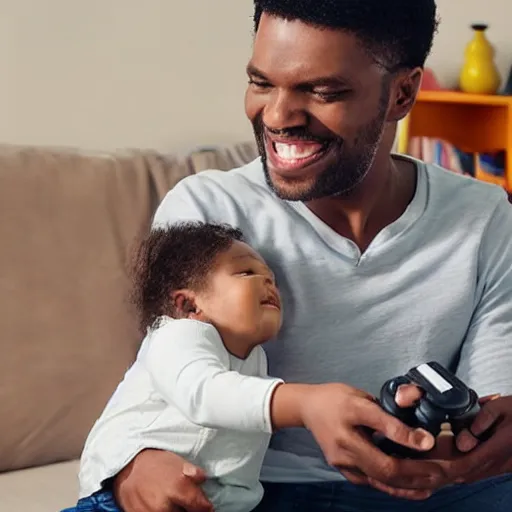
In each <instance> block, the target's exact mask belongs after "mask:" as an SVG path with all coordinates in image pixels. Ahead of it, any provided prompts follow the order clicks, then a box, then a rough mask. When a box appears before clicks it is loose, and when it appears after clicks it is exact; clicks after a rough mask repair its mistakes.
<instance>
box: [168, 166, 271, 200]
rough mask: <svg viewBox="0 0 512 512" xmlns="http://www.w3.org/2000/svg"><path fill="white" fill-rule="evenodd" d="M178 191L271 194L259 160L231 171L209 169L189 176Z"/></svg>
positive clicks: (181, 182) (179, 186)
mask: <svg viewBox="0 0 512 512" xmlns="http://www.w3.org/2000/svg"><path fill="white" fill-rule="evenodd" d="M175 189H176V190H177V191H180V192H181V191H185V190H186V191H189V192H191V193H192V194H194V195H195V192H196V191H201V193H204V192H205V191H212V192H216V193H226V194H232V193H234V192H236V193H238V194H240V193H243V194H251V193H253V192H257V191H260V192H261V191H264V192H269V188H268V186H267V184H266V181H265V174H264V172H263V166H262V164H261V160H260V159H259V158H257V159H256V160H253V161H252V162H249V163H247V164H245V165H243V166H241V167H237V168H234V169H231V170H229V171H221V170H218V169H207V170H204V171H201V172H199V173H197V174H194V175H191V176H187V177H186V178H184V179H182V180H181V181H180V182H179V183H178V184H177V185H176V187H175Z"/></svg>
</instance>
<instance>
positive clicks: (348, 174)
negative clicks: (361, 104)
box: [253, 101, 386, 202]
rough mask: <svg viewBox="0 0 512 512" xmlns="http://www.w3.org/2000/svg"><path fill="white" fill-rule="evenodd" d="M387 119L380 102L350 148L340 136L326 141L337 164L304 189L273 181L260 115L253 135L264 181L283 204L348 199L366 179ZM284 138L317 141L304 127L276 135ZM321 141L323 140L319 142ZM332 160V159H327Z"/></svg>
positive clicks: (332, 164) (295, 184) (383, 103)
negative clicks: (372, 117) (335, 198)
mask: <svg viewBox="0 0 512 512" xmlns="http://www.w3.org/2000/svg"><path fill="white" fill-rule="evenodd" d="M385 117H386V107H385V102H383V101H382V102H381V104H380V108H379V112H378V114H377V116H376V117H375V118H374V119H373V121H371V122H370V123H368V124H367V125H366V126H364V127H363V128H362V129H361V130H360V131H359V133H358V134H357V136H356V137H355V139H354V144H353V146H352V147H351V148H349V147H347V146H346V145H345V143H344V140H343V139H342V138H341V137H336V138H333V139H329V140H328V141H325V140H324V141H323V142H329V144H330V145H331V147H330V148H329V149H328V151H330V152H332V153H333V154H334V155H335V159H336V162H335V163H331V164H330V165H329V166H327V167H326V168H325V169H324V170H323V171H322V173H321V174H319V175H318V176H317V178H316V180H315V182H314V183H312V184H309V185H308V186H305V185H304V184H303V183H293V181H292V180H290V182H289V184H286V185H284V186H283V185H280V184H277V183H275V182H274V181H272V176H271V173H270V171H269V169H268V162H267V152H266V148H265V133H264V132H265V127H264V124H263V120H262V118H261V115H260V116H258V118H257V119H256V120H255V121H254V123H253V130H254V135H255V138H256V144H257V147H258V152H259V154H260V156H261V163H262V165H263V170H264V172H265V179H266V181H267V183H268V185H269V187H270V188H271V189H272V191H273V192H274V193H275V194H276V195H277V196H278V197H279V198H281V199H284V200H286V201H303V202H307V201H312V200H313V199H321V198H324V197H332V196H341V197H348V196H350V195H351V193H352V192H353V191H354V190H355V189H356V188H357V187H358V185H359V184H360V183H362V181H363V180H364V179H365V177H366V175H367V174H368V172H369V170H370V168H371V166H372V164H373V160H374V158H375V154H376V153H377V150H378V147H379V144H380V141H381V139H382V135H383V133H384V123H385ZM267 130H268V131H269V132H271V133H274V134H276V135H277V134H278V135H281V136H284V137H287V136H288V137H290V138H293V139H294V140H296V139H297V138H298V139H303V140H313V141H314V140H317V141H318V138H317V137H315V136H313V135H311V134H309V133H308V131H307V128H290V129H287V130H280V131H279V132H276V131H274V130H269V129H267ZM319 142H322V141H319ZM330 158H332V156H331V157H330Z"/></svg>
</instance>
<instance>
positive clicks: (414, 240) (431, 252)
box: [113, 0, 512, 512]
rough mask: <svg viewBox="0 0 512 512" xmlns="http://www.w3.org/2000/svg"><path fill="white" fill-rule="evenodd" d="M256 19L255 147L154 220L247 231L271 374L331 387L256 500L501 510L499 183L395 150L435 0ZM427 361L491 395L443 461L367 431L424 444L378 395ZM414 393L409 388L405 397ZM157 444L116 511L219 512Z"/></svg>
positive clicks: (376, 0)
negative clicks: (247, 159) (260, 261)
mask: <svg viewBox="0 0 512 512" xmlns="http://www.w3.org/2000/svg"><path fill="white" fill-rule="evenodd" d="M255 24H256V35H255V41H254V50H253V55H252V59H251V61H250V63H249V65H248V68H247V72H248V77H249V85H248V89H247V95H246V112H247V115H248V117H249V119H250V120H251V122H252V123H253V125H254V131H255V135H256V140H257V142H258V147H259V152H260V154H261V159H259V160H257V161H255V162H252V163H251V164H249V165H247V166H245V167H242V168H241V169H237V170H233V171H231V172H228V173H221V172H218V171H210V172H206V173H202V174H200V175H197V176H193V177H190V178H187V179H185V180H183V181H182V182H180V183H179V184H178V186H176V187H175V188H174V189H173V190H172V191H171V192H170V193H169V194H168V196H167V198H166V199H165V200H164V201H163V203H162V205H161V206H160V208H159V210H158V212H157V214H156V219H155V224H166V223H172V222H176V221H178V220H182V219H202V220H207V221H216V222H228V223H231V224H234V225H236V226H238V227H240V228H242V230H243V231H244V233H245V234H246V236H247V237H248V240H249V242H250V243H251V244H252V245H253V246H254V247H255V248H256V249H257V250H259V251H260V252H261V253H262V254H263V256H264V257H265V258H266V260H267V261H268V262H269V263H270V265H271V266H272V267H273V269H274V271H275V273H276V275H277V279H278V282H279V285H280V288H281V291H282V294H283V297H284V305H285V308H284V309H285V311H284V313H285V318H286V320H285V324H284V327H283V330H282V332H281V334H280V336H279V339H278V340H276V341H275V342H274V343H269V344H268V346H267V347H266V348H267V353H268V357H269V363H270V373H271V374H272V375H275V376H278V377H282V378H284V379H285V381H290V382H294V381H295V382H306V383H309V382H317V383H318V382H325V383H328V382H340V383H343V385H338V387H335V388H329V387H328V386H327V387H326V391H325V393H323V394H320V393H319V395H318V397H317V400H316V401H315V400H313V401H311V400H308V401H305V403H306V402H307V405H304V407H305V408H306V407H307V411H305V417H307V418H308V419H307V421H304V425H303V426H304V427H306V428H303V429H302V428H294V429H284V430H281V431H279V432H276V433H275V434H274V437H273V440H272V443H271V446H270V449H269V451H268V454H267V458H266V461H265V464H264V467H263V470H262V474H261V479H262V481H263V482H264V486H265V497H264V499H263V502H262V503H261V504H260V506H259V507H258V509H257V510H258V511H261V512H273V511H280V512H287V511H291V510H294V511H312V510H315V511H320V510H333V511H348V510H365V511H373V510H393V511H395V512H396V511H399V510H407V511H414V510H420V509H421V510H450V511H455V512H457V511H459V510H460V511H462V510H464V511H472V510H479V511H480V510H486V511H505V510H510V504H511V503H512V475H511V472H512V449H511V443H510V441H509V439H508V438H509V436H510V435H511V433H512V397H511V396H507V395H510V394H511V393H512V371H511V370H512V308H511V305H510V300H511V299H512V294H511V292H512V212H511V209H510V207H509V204H508V202H507V198H506V195H505V193H504V192H503V191H502V190H501V189H499V188H497V187H494V186H490V185H487V184H483V183H480V182H477V181H475V180H471V179H468V178H463V177H460V176H456V175H455V174H453V173H449V172H446V171H443V170H441V169H439V168H437V167H435V166H431V165H425V164H423V163H422V162H418V161H415V160H412V159H410V158H405V157H398V156H391V155H390V153H391V148H392V144H393V139H394V135H395V130H396V123H397V122H398V121H399V120H400V119H402V118H403V117H404V116H405V115H407V113H408V112H409V111H410V110H411V107H412V106H413V103H414V100H415V97H416V94H417V92H418V89H419V86H420V82H421V77H422V69H423V66H424V62H425V59H426V57H427V55H428V53H429V51H430V48H431V44H432V37H433V34H434V32H435V29H436V7H435V2H434V0H415V1H414V2H411V1H410V0H387V1H385V2H384V1H382V0H357V1H356V0H294V1H289V0H255ZM468 129H471V127H470V126H469V127H468ZM428 360H437V361H439V362H440V363H442V364H445V365H447V366H449V367H451V368H453V369H454V370H456V371H457V373H458V375H459V376H460V377H461V378H462V379H463V380H464V381H466V382H467V383H468V384H469V385H470V386H472V387H474V388H475V389H476V391H477V392H478V393H479V395H480V396H484V395H490V394H496V393H500V394H501V396H500V397H498V398H497V399H494V400H489V399H486V400H483V407H482V412H481V414H480V415H479V416H478V418H477V419H476V420H475V422H474V423H473V425H472V426H471V428H470V430H465V431H463V432H462V433H461V434H460V435H459V436H458V438H457V440H456V444H457V449H453V450H452V452H451V453H449V454H447V453H443V454H440V453H438V452H437V451H436V450H434V451H433V452H431V453H428V454H427V455H426V456H425V458H424V459H422V460H398V459H394V458H392V457H389V456H387V455H385V454H383V453H382V452H380V451H379V450H378V449H376V447H375V446H374V445H373V444H372V442H371V440H370V439H369V437H368V435H367V434H366V432H367V430H365V429H363V428H362V427H370V428H372V429H374V430H380V431H382V432H383V433H384V434H385V435H386V436H388V437H390V438H392V439H393V440H395V441H397V442H400V443H401V444H405V445H409V446H416V447H417V448H419V449H428V448H430V447H431V446H432V442H433V440H432V442H431V441H430V440H429V439H427V438H425V437H424V436H423V437H422V436H421V435H419V434H418V433H415V432H414V431H413V430H412V429H409V428H408V427H406V426H405V425H403V424H401V423H398V422H396V420H395V419H394V418H392V417H391V416H388V415H387V414H385V413H384V412H383V411H382V410H381V409H380V408H379V407H378V405H377V404H376V403H375V402H374V399H373V397H374V395H376V394H377V393H378V391H379V389H380V386H381V384H382V383H383V382H384V381H385V380H386V379H388V378H390V377H392V376H396V375H400V374H403V372H404V371H406V370H407V369H408V368H410V367H412V366H414V365H417V364H419V363H421V362H425V361H428ZM332 389H335V392H333V391H330V390H332ZM416 398H417V394H416V390H414V389H410V388H409V389H405V390H403V394H402V396H400V397H399V401H400V403H401V405H405V404H410V403H411V402H412V401H414V399H416ZM257 406H259V404H255V407H257ZM483 432H487V433H488V434H489V433H490V434H491V435H490V438H489V439H488V440H485V441H483V440H482V441H481V440H479V437H480V435H481V434H482V433H483ZM416 436H417V437H416ZM151 448H152V447H145V446H141V452H140V453H139V455H137V456H136V458H135V459H134V460H133V461H132V462H130V463H129V464H128V465H127V467H126V468H125V469H123V470H122V471H121V472H120V473H119V474H118V475H117V476H116V478H115V480H114V489H115V492H116V496H117V499H118V501H119V503H120V505H121V506H122V508H123V509H124V510H125V512H164V511H165V512H170V511H178V510H186V511H188V512H200V511H205V510H211V508H210V506H209V505H208V503H207V502H206V500H205V498H204V496H203V495H202V493H201V492H200V490H199V484H200V482H201V481H202V479H203V477H204V475H203V474H202V472H201V469H200V468H196V467H192V466H191V465H190V464H187V463H185V461H183V460H182V459H180V458H178V457H177V456H175V455H173V454H170V453H164V452H159V451H157V450H151ZM439 457H443V458H444V459H445V460H443V461H440V460H436V459H437V458H439ZM113 476H114V475H113ZM431 495H432V496H431Z"/></svg>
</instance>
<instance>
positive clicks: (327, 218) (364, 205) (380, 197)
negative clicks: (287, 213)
mask: <svg viewBox="0 0 512 512" xmlns="http://www.w3.org/2000/svg"><path fill="white" fill-rule="evenodd" d="M415 171H416V170H415V165H414V164H413V163H412V162H409V161H407V160H405V159H396V158H392V157H389V156H388V158H387V159H386V161H384V162H383V163H382V164H380V165H379V164H378V162H375V165H374V167H373V168H372V169H371V170H370V172H369V173H368V175H367V177H366V178H365V180H364V181H363V183H361V185H360V186H359V187H358V188H357V189H356V190H354V193H353V194H351V195H350V196H349V197H329V198H323V199H317V200H314V201H310V202H308V203H306V206H307V207H308V208H309V209H310V210H311V211H312V212H313V213H314V214H315V215H316V216H317V217H319V218H320V219H321V220H322V221H323V222H325V223H326V224H327V225H328V226H329V227H331V229H333V230H334V231H336V232H337V233H339V234H340V235H341V236H344V237H345V238H348V239H350V240H352V241H353V242H354V243H355V244H356V245H357V246H358V247H359V249H360V250H361V252H364V251H365V250H366V249H367V248H368V246H369V245H370V243H371V242H372V240H373V239H374V238H375V237H376V236H377V234H378V233H379V232H380V231H382V229H384V228H385V227H386V226H388V225H389V224H391V223H392V222H394V221H395V220H397V219H398V218H399V217H400V216H401V215H402V214H403V213H404V211H405V209H406V208H407V206H408V205H409V203H410V202H411V200H412V198H413V197H414V193H415V190H416V172H415Z"/></svg>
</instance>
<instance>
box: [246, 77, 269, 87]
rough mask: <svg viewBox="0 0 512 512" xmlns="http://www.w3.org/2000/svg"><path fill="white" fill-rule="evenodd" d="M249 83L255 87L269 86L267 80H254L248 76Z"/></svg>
mask: <svg viewBox="0 0 512 512" xmlns="http://www.w3.org/2000/svg"><path fill="white" fill-rule="evenodd" d="M249 85H252V86H253V87H255V88H257V89H269V88H270V87H271V86H270V84H269V83H268V82H260V81H259V80H254V78H249Z"/></svg>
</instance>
